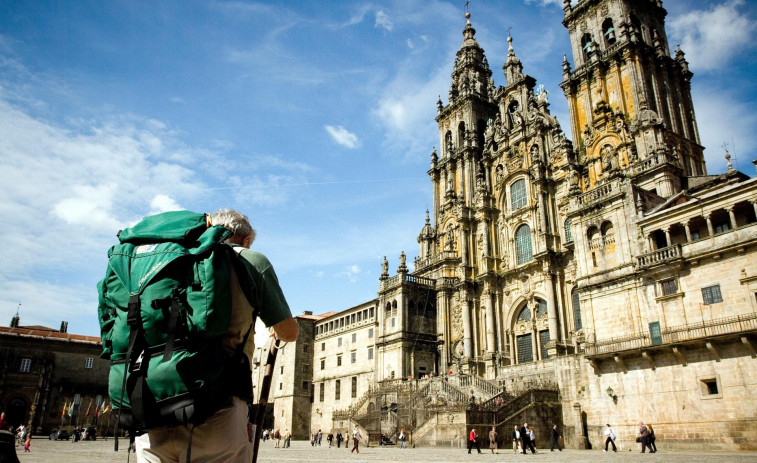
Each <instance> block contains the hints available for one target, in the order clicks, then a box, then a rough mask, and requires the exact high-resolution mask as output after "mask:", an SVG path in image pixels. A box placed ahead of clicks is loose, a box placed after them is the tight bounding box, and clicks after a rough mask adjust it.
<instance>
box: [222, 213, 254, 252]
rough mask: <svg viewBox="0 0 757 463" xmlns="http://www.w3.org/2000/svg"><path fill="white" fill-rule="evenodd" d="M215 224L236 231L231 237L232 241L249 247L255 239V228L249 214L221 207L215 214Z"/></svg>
mask: <svg viewBox="0 0 757 463" xmlns="http://www.w3.org/2000/svg"><path fill="white" fill-rule="evenodd" d="M213 225H221V226H223V227H224V228H226V229H227V230H229V231H231V232H232V233H234V236H232V237H231V238H229V242H230V243H234V244H238V245H240V246H243V247H245V248H249V247H250V246H251V245H252V242H253V241H255V236H256V235H257V234H256V233H255V229H253V228H252V226H251V225H250V221H249V220H247V216H246V215H244V214H242V213H240V212H237V211H235V210H233V209H219V210H217V211H216V212H215V213H214V214H213Z"/></svg>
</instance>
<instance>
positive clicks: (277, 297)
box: [232, 244, 292, 327]
mask: <svg viewBox="0 0 757 463" xmlns="http://www.w3.org/2000/svg"><path fill="white" fill-rule="evenodd" d="M232 246H233V247H237V246H238V245H234V244H232ZM239 256H240V257H241V258H242V259H241V261H242V263H243V264H244V265H245V267H247V270H248V271H249V274H250V278H251V279H252V282H253V283H254V284H255V288H254V291H252V293H253V294H254V296H253V297H254V299H255V300H254V301H252V302H253V304H254V305H255V307H256V308H257V309H258V313H259V316H260V320H262V321H263V323H265V325H266V326H268V327H271V326H273V325H275V324H277V323H279V322H280V321H282V320H285V319H287V318H289V317H291V316H292V312H291V310H290V309H289V304H287V301H286V299H285V298H284V293H283V292H282V291H281V286H279V279H278V278H277V277H276V272H274V271H273V265H271V262H270V261H269V260H268V258H267V257H266V256H265V255H263V254H262V253H260V252H258V251H253V250H251V249H243V250H242V252H240V253H239Z"/></svg>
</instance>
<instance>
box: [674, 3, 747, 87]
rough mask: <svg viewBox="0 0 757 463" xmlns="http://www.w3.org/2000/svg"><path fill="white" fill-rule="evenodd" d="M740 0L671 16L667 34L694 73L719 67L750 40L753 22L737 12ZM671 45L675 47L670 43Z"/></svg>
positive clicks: (741, 51) (718, 68) (740, 50)
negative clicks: (682, 52)
mask: <svg viewBox="0 0 757 463" xmlns="http://www.w3.org/2000/svg"><path fill="white" fill-rule="evenodd" d="M744 3H745V2H744V0H730V1H728V2H725V3H722V4H718V5H714V6H713V7H712V8H711V9H709V10H706V11H703V10H692V11H689V12H688V13H686V14H684V15H682V16H678V17H676V18H673V19H672V20H671V21H670V23H669V28H670V34H669V35H670V36H671V37H674V38H675V39H676V40H678V41H679V43H680V44H681V48H682V49H683V51H684V52H688V54H687V55H686V59H687V60H688V61H689V64H690V66H691V68H692V70H693V71H694V72H697V71H700V72H701V71H715V70H718V71H722V67H723V66H724V65H725V64H727V63H728V62H729V61H731V60H732V59H733V58H734V57H735V56H737V55H738V54H740V53H743V52H744V49H745V48H749V46H750V45H751V44H752V43H753V37H754V34H755V32H756V31H757V21H754V20H751V19H749V18H748V17H747V16H746V15H745V14H742V13H741V12H740V11H739V7H741V6H743V5H744ZM670 46H671V48H673V49H675V47H674V46H673V43H671V44H670Z"/></svg>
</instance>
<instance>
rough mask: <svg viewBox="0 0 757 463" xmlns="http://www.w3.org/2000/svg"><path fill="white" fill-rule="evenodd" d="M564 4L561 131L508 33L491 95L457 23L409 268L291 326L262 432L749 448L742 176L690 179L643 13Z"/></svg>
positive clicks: (684, 104)
mask: <svg viewBox="0 0 757 463" xmlns="http://www.w3.org/2000/svg"><path fill="white" fill-rule="evenodd" d="M563 9H564V19H563V25H564V26H565V27H566V28H567V30H568V33H569V36H570V44H571V56H572V61H571V60H569V59H568V56H567V54H566V56H565V58H564V60H563V63H562V70H563V81H562V83H561V84H560V86H561V88H562V90H563V92H564V96H565V98H566V99H567V102H568V107H569V119H570V120H569V121H567V126H569V127H570V129H571V133H570V134H567V135H566V134H565V133H564V132H563V131H562V129H561V127H560V124H559V123H558V121H557V119H556V118H555V117H554V116H553V115H551V114H550V111H549V101H548V98H547V92H546V91H544V89H543V87H542V86H537V80H536V79H535V78H534V77H531V76H530V75H528V74H526V73H524V68H523V64H522V63H521V61H520V59H519V58H518V56H517V54H516V47H515V44H514V43H513V38H512V37H509V38H508V45H509V47H508V54H507V57H506V58H505V60H504V64H503V66H502V69H503V73H504V82H505V85H504V86H495V83H494V78H493V72H492V70H491V69H490V67H489V62H488V60H487V58H486V56H485V54H484V50H483V49H482V48H481V47H480V46H479V44H478V43H477V41H476V31H475V29H474V27H473V24H472V22H471V19H470V14H466V19H467V22H466V24H465V27H464V29H463V34H462V35H463V41H462V45H461V47H460V49H459V51H458V52H457V56H456V58H455V60H454V63H453V64H452V74H451V83H450V88H449V93H448V95H447V98H446V102H445V101H443V100H442V99H441V98H440V99H439V101H438V102H437V116H436V121H437V123H438V129H439V134H438V136H439V141H438V146H439V148H438V150H437V149H434V151H433V152H432V153H431V159H430V167H429V170H428V175H429V178H430V180H431V184H432V195H433V198H432V199H433V207H432V210H430V211H427V213H426V217H425V225H424V226H423V227H422V229H421V231H420V234H419V236H418V243H419V254H418V255H417V257H416V258H415V259H414V265H413V269H412V271H411V269H410V268H409V267H408V264H407V262H406V256H405V254H404V253H403V254H402V255H401V256H400V259H399V266H398V268H397V270H396V272H391V273H390V270H389V263H388V261H387V260H386V258H385V259H384V262H383V265H382V274H381V277H380V281H379V289H378V294H377V297H376V299H375V300H372V301H366V302H364V303H361V304H360V305H358V306H355V307H353V308H350V309H347V310H344V311H341V312H332V313H328V314H323V315H320V316H313V315H312V314H306V315H304V316H301V317H298V321H299V323H300V324H301V326H303V329H302V333H303V336H302V337H301V338H300V340H298V341H297V342H296V343H294V345H292V346H287V347H286V348H285V352H284V353H283V354H282V356H281V359H280V362H281V363H280V364H279V365H281V366H280V368H277V369H276V375H275V376H274V380H273V385H274V387H273V388H272V403H273V404H274V405H273V408H274V411H273V418H274V422H275V426H276V427H280V428H282V430H283V429H284V428H287V429H290V430H292V432H293V433H294V435H295V437H305V436H307V435H309V434H310V433H312V432H315V431H317V430H318V429H323V431H324V433H325V432H329V431H332V430H333V432H334V433H336V432H338V431H340V432H343V433H344V432H347V431H348V430H349V429H351V428H352V427H354V426H359V427H363V428H364V429H365V430H366V431H367V432H366V433H365V434H366V435H367V437H369V439H376V438H380V437H381V436H385V437H386V438H389V439H396V436H397V435H398V434H399V432H400V430H405V433H406V434H408V435H409V436H410V438H411V440H412V441H413V443H417V444H418V445H442V444H444V445H450V444H452V445H459V444H460V440H461V439H464V437H463V436H465V434H466V432H467V431H468V430H470V428H471V427H473V426H477V427H479V429H488V427H490V426H491V425H492V423H495V425H496V426H497V427H498V430H499V434H500V436H503V439H504V437H508V439H509V432H508V429H512V427H513V424H514V423H515V424H522V423H523V421H529V422H530V423H534V424H535V426H536V428H537V434H540V435H541V436H543V439H546V436H547V435H548V431H549V429H550V428H551V427H552V424H558V425H559V426H560V429H562V430H563V438H564V440H565V444H566V446H568V447H571V448H592V447H595V448H599V447H600V446H601V445H602V444H603V443H604V439H603V436H602V430H603V429H604V428H605V425H606V424H607V423H610V424H612V426H613V428H614V429H615V430H616V433H617V434H618V435H619V438H620V439H621V441H624V442H625V443H626V444H628V445H629V446H631V445H636V444H635V443H633V441H634V438H635V435H636V429H637V428H638V425H639V422H641V421H643V422H645V423H647V422H648V423H652V424H653V425H654V429H655V432H656V436H657V438H658V440H659V441H660V443H664V445H666V446H669V448H673V447H678V448H691V449H693V448H708V449H717V448H720V449H730V450H738V449H742V450H746V449H751V450H755V449H757V444H755V442H757V413H756V412H755V410H757V407H756V406H755V405H756V404H757V392H755V391H757V179H755V178H750V176H749V175H746V174H744V173H742V172H739V171H737V170H735V169H733V168H732V167H731V165H730V161H729V164H728V170H727V171H726V172H725V173H723V174H718V175H711V174H708V173H707V168H706V165H705V158H704V154H703V151H704V147H703V146H702V145H701V144H700V139H699V134H698V128H697V123H696V117H695V113H694V106H693V103H692V99H691V79H692V76H693V74H692V72H691V71H690V70H689V67H688V63H687V61H686V59H685V56H684V52H683V51H682V50H681V49H680V48H678V49H676V50H673V51H671V50H670V47H669V44H668V42H667V36H666V32H665V16H666V14H667V13H666V10H665V9H664V8H663V6H662V2H661V1H660V0H579V1H578V2H571V1H570V0H565V1H564V7H563ZM565 122H566V121H563V123H565ZM571 140H572V141H571ZM726 157H727V158H728V156H727V155H726ZM483 426H487V428H482V427H483ZM715 429H717V430H719V431H718V432H714V430H715ZM481 434H484V433H481ZM542 441H543V440H542ZM503 442H504V441H503ZM632 443H633V444H632Z"/></svg>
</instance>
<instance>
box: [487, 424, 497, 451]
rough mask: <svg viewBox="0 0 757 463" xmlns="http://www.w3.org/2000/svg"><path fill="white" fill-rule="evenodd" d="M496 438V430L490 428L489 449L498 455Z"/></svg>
mask: <svg viewBox="0 0 757 463" xmlns="http://www.w3.org/2000/svg"><path fill="white" fill-rule="evenodd" d="M498 437H499V433H498V432H497V428H495V427H494V426H492V430H491V431H489V448H490V449H491V451H492V453H499V448H497V438H498Z"/></svg>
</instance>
